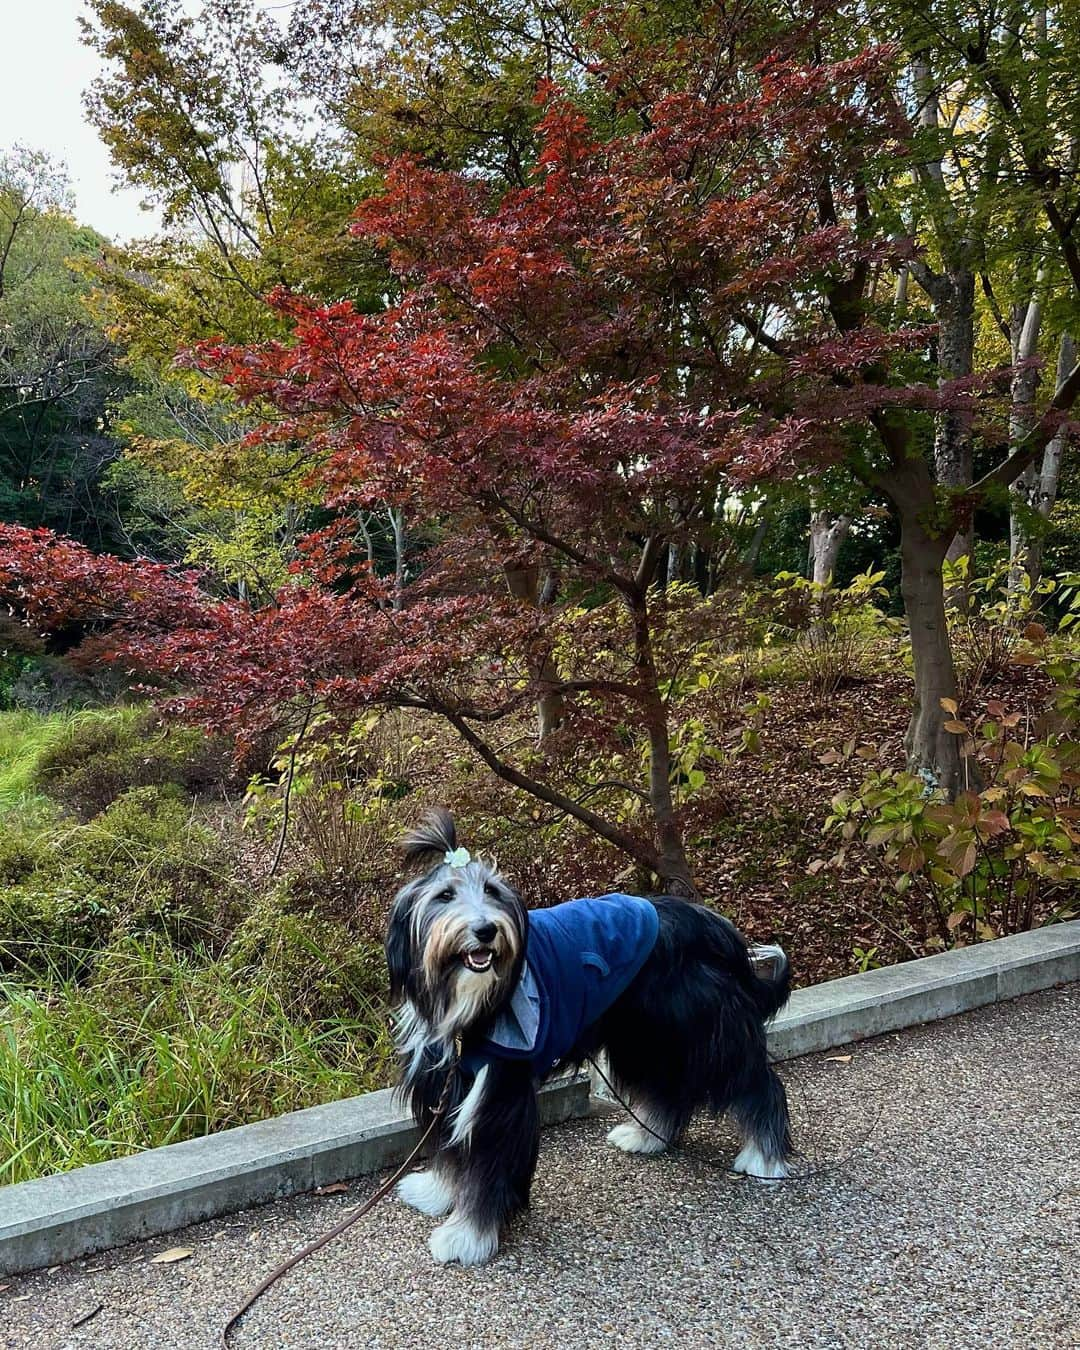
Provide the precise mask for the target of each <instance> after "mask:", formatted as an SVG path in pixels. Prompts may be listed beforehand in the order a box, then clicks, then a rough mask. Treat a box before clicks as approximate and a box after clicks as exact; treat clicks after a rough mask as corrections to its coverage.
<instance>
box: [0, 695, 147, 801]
mask: <svg viewBox="0 0 1080 1350" xmlns="http://www.w3.org/2000/svg"><path fill="white" fill-rule="evenodd" d="M136 712H137V709H135V708H94V709H80V710H79V711H77V712H61V713H48V714H42V713H36V712H31V711H29V710H27V709H17V710H15V711H13V712H0V815H2V814H3V813H4V812H6V811H23V810H31V811H34V810H38V809H40V808H42V807H43V806H44V805H45V804H46V801H47V799H46V798H45V797H44V796H43V795H42V794H41V793H40V792H39V791H38V790H37V788H36V787H35V785H34V775H35V772H36V770H37V766H38V760H39V759H40V757H41V755H42V753H43V752H44V751H45V750H47V749H48V748H49V747H50V746H51V745H53V744H54V743H55V742H56V741H57V740H59V738H60V737H61V736H63V735H65V734H66V733H67V732H68V731H70V729H71V728H72V727H73V726H74V725H75V724H76V723H78V722H86V721H99V722H100V721H123V720H125V719H128V720H130V718H131V717H133V716H134V715H135V713H136Z"/></svg>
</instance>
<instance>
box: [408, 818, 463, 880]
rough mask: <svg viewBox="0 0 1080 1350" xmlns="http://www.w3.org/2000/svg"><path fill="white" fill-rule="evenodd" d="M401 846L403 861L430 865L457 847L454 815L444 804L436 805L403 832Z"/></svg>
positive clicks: (419, 865) (420, 865) (417, 864)
mask: <svg viewBox="0 0 1080 1350" xmlns="http://www.w3.org/2000/svg"><path fill="white" fill-rule="evenodd" d="M401 847H402V848H403V849H404V850H405V861H406V862H407V863H412V864H415V865H416V866H417V867H432V866H434V864H435V863H437V862H442V860H443V858H444V857H445V855H446V854H447V853H452V852H453V851H454V849H456V848H457V829H456V827H455V825H454V817H453V816H452V815H451V814H450V812H449V811H448V810H447V809H446V807H445V806H436V807H434V808H433V809H432V810H431V811H429V812H428V813H427V815H425V816H424V818H423V820H422V821H421V822H420V824H419V825H417V826H415V828H413V829H411V830H409V831H408V833H407V834H404V835H403V836H402V839H401Z"/></svg>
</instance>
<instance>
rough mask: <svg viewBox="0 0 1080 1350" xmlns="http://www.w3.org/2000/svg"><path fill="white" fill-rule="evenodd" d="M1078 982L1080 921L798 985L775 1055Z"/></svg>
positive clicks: (778, 1029)
mask: <svg viewBox="0 0 1080 1350" xmlns="http://www.w3.org/2000/svg"><path fill="white" fill-rule="evenodd" d="M1074 980H1080V919H1074V920H1072V921H1071V922H1069V923H1059V924H1053V925H1051V926H1050V927H1049V928H1038V929H1035V930H1034V931H1033V932H1030V933H1017V934H1016V935H1015V936H1014V937H1006V938H997V939H996V940H995V941H993V942H982V943H979V944H978V946H975V947H962V948H960V949H959V950H956V951H951V952H941V953H940V954H939V955H937V956H925V957H923V958H922V959H921V960H919V961H905V962H904V964H903V965H901V966H883V967H882V968H881V969H880V970H868V971H866V972H865V974H862V975H848V976H845V977H844V978H843V979H840V980H829V981H828V982H827V983H826V984H816V985H812V986H811V987H810V988H808V989H797V990H796V991H795V992H794V993H793V994H792V996H791V999H790V1001H789V1002H788V1005H787V1007H786V1008H784V1010H783V1011H782V1012H781V1013H780V1014H779V1015H778V1016H777V1017H776V1019H775V1021H774V1022H773V1023H772V1025H771V1026H770V1027H769V1049H770V1051H771V1052H772V1054H773V1055H774V1056H775V1057H776V1058H777V1059H795V1058H797V1057H798V1056H799V1055H810V1054H814V1053H815V1052H816V1051H819V1050H831V1049H833V1047H835V1046H838V1045H847V1044H848V1043H849V1042H851V1041H861V1040H865V1039H866V1037H868V1036H880V1035H881V1034H882V1033H883V1032H886V1031H900V1030H902V1029H903V1028H904V1027H914V1026H920V1025H921V1024H922V1023H923V1022H936V1021H938V1020H939V1019H940V1018H942V1017H952V1016H954V1015H955V1014H956V1013H962V1012H968V1011H970V1010H971V1009H972V1008H982V1007H985V1006H986V1005H987V1004H988V1003H1001V1002H1004V1001H1005V1000H1006V999H1010V998H1018V997H1019V996H1020V995H1021V994H1033V993H1035V992H1036V990H1039V989H1051V988H1053V986H1054V985H1056V984H1069V983H1071V982H1072V981H1074Z"/></svg>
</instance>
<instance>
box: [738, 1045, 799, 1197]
mask: <svg viewBox="0 0 1080 1350" xmlns="http://www.w3.org/2000/svg"><path fill="white" fill-rule="evenodd" d="M731 1111H732V1115H734V1117H735V1119H736V1121H737V1122H738V1124H739V1127H740V1129H741V1130H742V1134H743V1140H744V1143H743V1146H742V1148H741V1149H740V1151H739V1154H738V1156H737V1157H736V1159H735V1161H734V1162H733V1163H732V1164H731V1170H732V1171H733V1172H743V1173H745V1174H746V1175H747V1176H751V1177H755V1178H756V1179H757V1180H759V1181H781V1180H783V1178H784V1177H786V1176H787V1175H788V1173H789V1171H790V1168H789V1166H788V1160H789V1159H790V1157H791V1129H790V1125H789V1122H788V1108H787V1094H786V1093H785V1091H784V1085H783V1083H781V1081H780V1079H779V1078H778V1077H777V1076H776V1073H775V1072H774V1071H773V1069H771V1068H770V1067H769V1066H768V1065H765V1066H763V1070H762V1072H761V1073H760V1074H758V1075H756V1077H755V1081H754V1083H753V1085H752V1086H751V1087H750V1088H749V1089H748V1090H746V1091H744V1092H743V1093H741V1094H740V1095H739V1096H738V1097H737V1098H736V1099H735V1100H734V1101H733V1102H732V1104H731Z"/></svg>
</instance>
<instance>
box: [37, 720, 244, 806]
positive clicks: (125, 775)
mask: <svg viewBox="0 0 1080 1350" xmlns="http://www.w3.org/2000/svg"><path fill="white" fill-rule="evenodd" d="M36 782H37V786H38V787H39V788H40V789H41V790H42V791H43V792H47V793H48V794H49V796H50V797H52V798H54V799H55V800H56V801H58V802H60V803H61V804H62V805H64V806H67V807H69V808H70V809H72V810H74V811H75V812H77V813H78V814H79V815H80V816H81V817H82V818H83V819H84V820H86V819H89V818H90V817H92V816H95V815H97V813H98V812H99V811H103V810H105V808H106V807H107V806H109V805H110V804H111V803H112V802H114V801H115V800H116V799H117V797H119V796H120V795H121V793H124V792H126V791H128V789H129V788H134V787H164V786H173V787H176V788H178V789H179V790H181V791H182V792H183V793H185V794H186V795H187V796H189V797H192V798H205V797H208V796H217V797H219V796H220V795H221V790H222V787H223V785H230V784H235V783H236V782H237V780H236V777H235V774H234V770H233V766H232V758H231V751H230V750H229V749H228V748H227V747H226V746H225V745H224V743H219V742H215V741H213V740H211V739H210V738H208V737H207V736H206V735H204V734H203V733H202V732H201V731H197V730H195V729H194V728H191V727H183V726H177V725H168V724H166V723H164V722H163V721H162V720H161V718H160V717H159V716H158V714H157V713H156V712H154V711H153V710H152V709H148V708H123V709H111V710H109V711H108V712H104V711H94V712H88V713H85V714H82V715H78V714H76V715H75V716H73V717H72V718H71V719H70V720H69V723H68V725H67V726H66V727H65V729H64V730H63V732H62V733H61V734H60V735H58V736H57V737H55V739H54V740H53V741H52V742H51V744H49V745H48V746H47V747H46V748H45V749H44V750H43V752H42V753H41V755H40V756H39V758H38V763H37V771H36Z"/></svg>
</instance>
